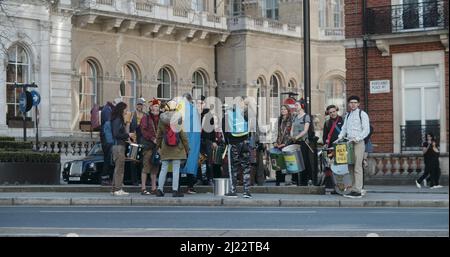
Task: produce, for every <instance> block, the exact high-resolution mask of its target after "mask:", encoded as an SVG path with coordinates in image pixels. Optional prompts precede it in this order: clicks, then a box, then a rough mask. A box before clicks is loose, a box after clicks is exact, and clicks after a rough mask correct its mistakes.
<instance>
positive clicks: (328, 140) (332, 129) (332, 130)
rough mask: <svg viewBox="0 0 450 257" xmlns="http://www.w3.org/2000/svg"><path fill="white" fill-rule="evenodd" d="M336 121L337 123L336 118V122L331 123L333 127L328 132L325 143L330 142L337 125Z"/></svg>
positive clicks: (337, 119)
mask: <svg viewBox="0 0 450 257" xmlns="http://www.w3.org/2000/svg"><path fill="white" fill-rule="evenodd" d="M338 121H339V117H337V118H336V120H335V121H334V123H333V126H332V127H331V129H330V132H328V136H327V142H326V143H329V142H330V139H331V135H333V132H334V129H335V128H336V124H337V123H338Z"/></svg>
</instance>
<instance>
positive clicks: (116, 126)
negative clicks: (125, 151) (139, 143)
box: [111, 118, 130, 145]
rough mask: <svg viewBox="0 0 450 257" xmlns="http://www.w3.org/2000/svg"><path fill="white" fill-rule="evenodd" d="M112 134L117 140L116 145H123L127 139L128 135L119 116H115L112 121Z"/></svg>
mask: <svg viewBox="0 0 450 257" xmlns="http://www.w3.org/2000/svg"><path fill="white" fill-rule="evenodd" d="M111 125H112V134H113V138H114V139H115V140H116V141H117V143H116V144H117V145H125V141H127V140H128V138H129V137H130V135H129V134H128V133H127V131H126V130H125V124H124V123H123V121H122V119H121V118H115V119H114V120H113V121H112V124H111Z"/></svg>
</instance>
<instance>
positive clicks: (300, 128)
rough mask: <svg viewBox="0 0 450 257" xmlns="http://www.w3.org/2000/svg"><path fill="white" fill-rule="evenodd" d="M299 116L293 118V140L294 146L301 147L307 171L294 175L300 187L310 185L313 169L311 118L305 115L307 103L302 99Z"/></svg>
mask: <svg viewBox="0 0 450 257" xmlns="http://www.w3.org/2000/svg"><path fill="white" fill-rule="evenodd" d="M296 105H297V114H296V115H295V116H294V117H293V118H292V129H291V140H292V142H293V143H294V144H299V145H300V146H301V152H302V158H303V161H304V163H305V170H304V171H303V172H301V173H300V178H299V176H298V173H295V174H293V175H292V179H293V181H295V182H296V183H297V185H299V186H306V185H308V181H309V180H312V178H313V176H312V175H313V174H312V167H311V161H310V158H309V156H310V155H311V154H312V153H313V150H312V149H311V147H310V146H309V141H308V129H309V126H310V124H311V117H310V116H309V115H308V114H307V113H305V101H304V100H303V99H301V100H300V101H299V102H297V104H296Z"/></svg>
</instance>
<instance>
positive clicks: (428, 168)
mask: <svg viewBox="0 0 450 257" xmlns="http://www.w3.org/2000/svg"><path fill="white" fill-rule="evenodd" d="M422 152H423V160H424V162H425V172H424V173H423V175H422V176H421V177H420V178H419V179H418V180H416V186H417V187H418V188H421V187H422V186H421V185H420V184H422V181H424V180H425V179H426V178H428V177H430V178H431V180H430V182H431V184H430V188H431V189H436V188H442V186H441V185H439V177H440V175H441V170H440V167H439V147H438V144H437V143H436V139H435V137H434V136H433V134H432V133H430V132H428V133H427V134H426V141H425V142H423V144H422Z"/></svg>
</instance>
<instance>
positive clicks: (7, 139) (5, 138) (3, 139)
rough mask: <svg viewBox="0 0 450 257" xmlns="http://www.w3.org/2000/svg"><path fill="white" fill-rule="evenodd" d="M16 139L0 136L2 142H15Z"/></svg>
mask: <svg viewBox="0 0 450 257" xmlns="http://www.w3.org/2000/svg"><path fill="white" fill-rule="evenodd" d="M15 140H16V139H15V138H14V137H6V136H0V142H1V141H15Z"/></svg>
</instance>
